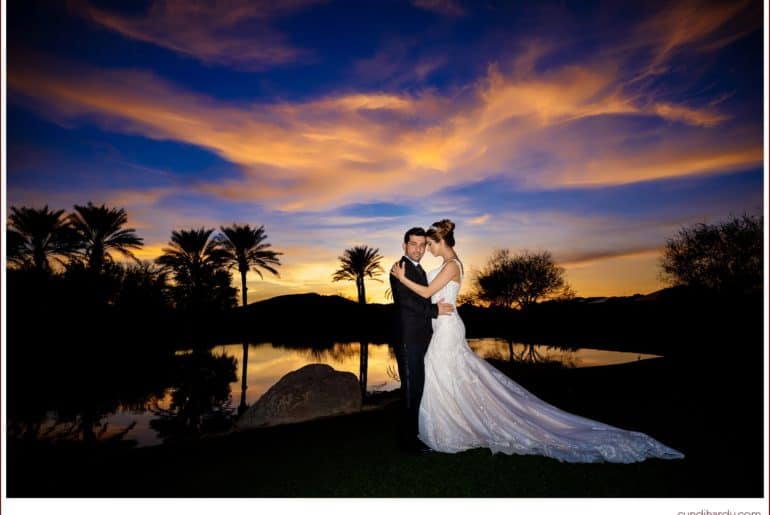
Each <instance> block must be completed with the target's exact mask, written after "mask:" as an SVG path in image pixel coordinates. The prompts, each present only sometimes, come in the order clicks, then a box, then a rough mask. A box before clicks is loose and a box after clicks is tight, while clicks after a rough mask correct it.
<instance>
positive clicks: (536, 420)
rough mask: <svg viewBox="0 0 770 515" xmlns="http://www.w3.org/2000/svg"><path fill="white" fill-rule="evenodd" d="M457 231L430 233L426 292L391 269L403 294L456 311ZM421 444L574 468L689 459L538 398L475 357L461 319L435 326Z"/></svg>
mask: <svg viewBox="0 0 770 515" xmlns="http://www.w3.org/2000/svg"><path fill="white" fill-rule="evenodd" d="M454 227H455V224H454V223H453V222H451V221H450V220H441V221H440V222H436V223H435V224H433V225H432V226H431V227H430V229H429V230H428V231H427V237H428V249H429V250H430V252H431V254H433V255H434V256H440V257H442V258H444V262H443V264H442V265H441V266H440V267H439V268H437V269H435V270H433V271H431V272H430V273H428V281H429V284H428V286H422V285H419V284H417V283H415V282H414V281H411V280H410V279H408V278H407V277H406V276H405V275H404V268H403V264H401V265H399V264H398V263H397V264H395V265H393V268H392V269H391V273H392V274H394V275H395V276H396V277H397V278H398V279H399V281H401V282H402V283H403V284H404V285H405V286H407V287H408V288H409V289H411V290H412V291H414V292H415V293H417V294H418V295H421V296H422V297H425V298H428V297H430V298H431V300H432V302H437V300H438V299H440V298H443V299H445V302H448V303H451V304H454V303H455V300H456V298H457V293H458V292H459V291H460V284H461V283H462V279H463V266H462V263H461V262H460V260H459V259H457V254H456V253H455V251H454V249H453V247H454V244H455V242H454ZM419 438H420V440H422V441H423V442H425V444H426V445H428V446H429V447H430V448H431V449H433V450H436V451H440V452H447V453H456V452H460V451H464V450H467V449H471V448H475V447H486V448H489V449H490V450H491V451H492V452H493V453H496V452H502V453H505V454H539V455H543V456H549V457H551V458H555V459H557V460H560V461H568V462H597V461H608V462H616V463H631V462H635V461H641V460H644V459H646V458H652V457H654V458H664V459H675V458H683V457H684V455H683V454H682V453H680V452H678V451H676V450H674V449H671V448H669V447H666V446H665V445H663V444H662V443H660V442H658V441H657V440H655V439H653V438H651V437H649V436H647V435H646V434H643V433H639V432H636V431H627V430H623V429H619V428H616V427H612V426H609V425H606V424H602V423H601V422H596V421H593V420H589V419H587V418H584V417H580V416H577V415H573V414H571V413H567V412H566V411H562V410H560V409H558V408H556V407H554V406H552V405H550V404H548V403H546V402H545V401H543V400H541V399H539V398H537V397H535V396H534V395H533V394H531V393H530V392H528V391H527V390H525V389H524V388H522V387H521V386H519V385H518V384H517V383H516V382H514V381H513V380H511V379H510V378H509V377H508V376H506V375H505V374H503V373H502V372H500V371H499V370H497V369H496V368H495V367H493V366H492V365H490V364H489V363H487V362H486V361H485V360H484V359H482V358H480V357H478V356H477V355H476V354H475V353H474V352H473V351H472V350H471V348H470V347H469V346H468V344H467V342H466V340H465V326H464V325H463V322H462V320H461V319H460V316H459V314H458V313H457V312H456V311H455V312H453V313H451V314H450V315H445V316H440V317H438V318H436V319H433V337H432V338H431V341H430V344H429V346H428V350H427V352H426V354H425V387H424V390H423V394H422V401H421V402H420V410H419Z"/></svg>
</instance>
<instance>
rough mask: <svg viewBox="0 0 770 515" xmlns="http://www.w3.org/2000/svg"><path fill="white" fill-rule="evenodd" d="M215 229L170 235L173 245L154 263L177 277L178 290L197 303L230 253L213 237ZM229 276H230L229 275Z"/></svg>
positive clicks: (175, 232) (170, 244) (176, 232)
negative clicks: (181, 290) (180, 289)
mask: <svg viewBox="0 0 770 515" xmlns="http://www.w3.org/2000/svg"><path fill="white" fill-rule="evenodd" d="M213 232H214V229H204V228H202V227H201V228H200V229H190V230H189V231H187V230H179V231H172V232H171V241H170V243H169V246H168V247H165V248H164V249H163V254H162V255H161V256H159V257H158V258H157V259H156V260H155V261H156V262H157V263H158V264H160V265H163V266H164V267H167V268H168V269H170V270H171V271H172V273H173V274H174V280H175V281H176V283H177V287H179V288H182V289H183V290H184V291H185V294H186V297H187V298H188V300H191V301H193V302H195V301H196V300H199V299H198V296H199V295H202V294H203V293H204V292H203V290H204V288H205V286H206V284H207V283H208V282H211V279H212V278H214V277H215V275H216V273H217V272H218V271H220V270H221V269H222V267H223V266H224V265H225V263H226V261H227V252H226V251H225V250H224V249H223V248H222V244H221V242H220V241H218V240H217V239H216V238H212V237H211V234H212V233H213ZM228 275H229V274H228Z"/></svg>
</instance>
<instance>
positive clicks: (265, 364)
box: [8, 338, 659, 447]
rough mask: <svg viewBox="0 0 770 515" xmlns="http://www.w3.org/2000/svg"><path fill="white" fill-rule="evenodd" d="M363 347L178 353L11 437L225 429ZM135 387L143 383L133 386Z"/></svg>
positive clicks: (369, 381)
mask: <svg viewBox="0 0 770 515" xmlns="http://www.w3.org/2000/svg"><path fill="white" fill-rule="evenodd" d="M468 343H469V345H470V346H471V348H472V349H473V350H474V351H475V352H476V353H477V354H478V355H479V356H481V357H483V358H491V359H500V360H514V361H526V362H533V363H543V364H545V363H558V364H561V365H562V366H565V367H592V366H603V365H615V364H621V363H627V362H631V361H638V360H642V359H650V358H657V357H659V356H655V355H652V354H639V353H630V352H615V351H604V350H597V349H588V348H581V349H577V350H564V349H559V348H555V347H547V346H543V345H525V344H520V343H511V342H508V341H506V340H503V339H498V338H476V339H469V340H468ZM366 348H367V354H368V364H367V370H366V385H365V387H366V390H367V391H368V392H379V391H389V390H394V389H397V388H398V387H399V384H400V383H399V379H398V372H397V370H398V368H397V365H396V360H395V357H394V355H393V352H392V350H391V348H390V346H389V345H387V344H384V343H379V344H373V343H370V344H368V345H366ZM360 350H361V344H360V343H358V342H353V343H334V344H333V345H331V346H327V347H325V348H323V349H310V348H290V347H285V346H276V345H273V344H271V343H259V344H250V345H248V347H247V355H246V356H245V357H246V359H245V361H246V363H247V366H246V374H245V376H244V375H243V362H244V345H243V344H240V343H233V344H224V345H219V346H216V347H213V348H212V349H211V351H210V352H208V353H206V352H203V353H201V352H197V353H195V352H192V351H177V352H176V354H175V356H173V358H172V363H173V366H172V367H171V368H170V369H169V371H168V372H167V374H168V375H169V376H170V377H169V378H168V380H167V381H165V382H164V383H162V384H168V385H171V386H161V387H159V386H157V385H158V384H160V383H157V381H156V383H154V386H152V387H150V386H145V387H144V388H145V389H146V390H147V393H142V394H140V395H139V396H138V397H135V399H139V400H132V401H118V400H115V401H114V402H113V403H106V404H105V402H104V399H103V398H99V402H92V403H90V404H89V405H90V406H91V407H90V408H89V409H78V408H73V407H72V403H69V404H70V407H69V409H68V410H62V409H60V408H57V407H56V406H47V407H46V409H45V411H44V414H40V415H38V417H37V420H35V421H33V422H29V421H24V420H13V419H10V422H9V425H8V432H9V436H14V437H21V436H22V435H24V436H26V437H29V436H30V434H33V438H38V439H42V438H45V439H52V440H59V439H64V440H84V441H108V440H112V441H121V442H125V443H126V444H128V445H136V446H139V447H142V446H151V445H157V444H160V443H163V442H164V441H166V440H169V439H174V438H180V437H185V436H188V437H189V436H191V435H194V434H200V433H204V432H205V433H216V432H218V431H227V430H228V429H229V427H230V424H231V422H232V420H233V418H234V417H235V416H237V413H238V408H239V407H240V408H241V409H245V408H246V407H247V406H250V405H252V404H253V403H255V402H256V401H257V400H258V399H259V398H260V397H261V396H262V395H263V394H264V393H265V392H266V391H267V390H268V389H269V388H270V386H272V385H273V384H275V383H276V382H277V381H278V380H279V379H280V378H281V377H283V376H284V375H285V374H287V373H288V372H291V371H293V370H297V369H299V368H301V367H303V366H305V365H307V364H310V363H325V364H328V365H330V366H332V367H333V368H334V369H336V370H340V371H348V372H352V373H353V374H355V375H356V377H359V379H360V368H361V365H360ZM244 380H245V388H243V381H244ZM148 384H149V383H148ZM137 389H141V388H136V387H134V390H137ZM119 390H120V391H122V390H123V388H122V387H121V388H120V389H119ZM65 395H70V396H71V395H74V394H65ZM83 402H84V403H85V401H83Z"/></svg>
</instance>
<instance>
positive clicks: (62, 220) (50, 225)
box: [7, 205, 74, 274]
mask: <svg viewBox="0 0 770 515" xmlns="http://www.w3.org/2000/svg"><path fill="white" fill-rule="evenodd" d="M63 214H64V210H63V209H60V210H57V211H51V210H49V209H48V205H46V206H45V207H43V208H42V209H35V208H29V207H20V208H16V207H11V215H10V216H9V217H8V226H9V228H8V237H7V244H8V260H9V261H10V262H12V263H14V264H16V265H17V266H19V267H22V268H28V267H29V268H32V269H33V270H37V271H38V272H43V273H46V274H47V273H49V272H50V271H51V262H50V260H51V259H54V260H56V261H58V262H59V263H61V264H64V262H63V260H62V259H63V258H66V257H69V256H71V255H72V253H73V251H74V242H73V233H72V229H71V227H70V226H69V223H68V221H67V219H66V217H63V216H62V215H63Z"/></svg>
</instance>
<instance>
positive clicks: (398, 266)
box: [390, 261, 406, 281]
mask: <svg viewBox="0 0 770 515" xmlns="http://www.w3.org/2000/svg"><path fill="white" fill-rule="evenodd" d="M390 273H391V274H392V275H395V276H396V278H397V279H398V280H399V281H400V280H401V279H403V278H404V276H405V273H406V272H405V271H404V263H402V262H399V261H396V262H395V263H393V266H392V267H390Z"/></svg>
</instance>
